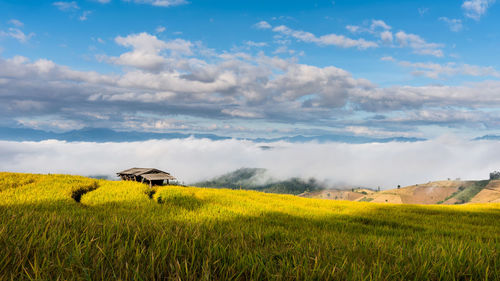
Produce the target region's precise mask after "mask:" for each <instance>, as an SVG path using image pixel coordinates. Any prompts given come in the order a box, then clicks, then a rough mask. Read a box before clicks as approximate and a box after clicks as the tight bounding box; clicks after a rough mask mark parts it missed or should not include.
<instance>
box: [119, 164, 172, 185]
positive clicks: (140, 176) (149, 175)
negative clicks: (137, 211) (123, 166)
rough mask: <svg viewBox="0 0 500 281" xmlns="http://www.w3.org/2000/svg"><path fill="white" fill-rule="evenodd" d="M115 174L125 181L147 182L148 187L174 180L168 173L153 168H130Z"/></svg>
mask: <svg viewBox="0 0 500 281" xmlns="http://www.w3.org/2000/svg"><path fill="white" fill-rule="evenodd" d="M116 174H117V175H118V176H119V177H120V178H121V179H122V180H125V181H138V182H142V183H144V182H146V183H147V182H149V187H153V185H163V182H164V181H167V184H169V183H170V181H171V180H176V178H175V177H173V176H172V175H170V173H167V172H164V171H160V170H158V169H154V168H131V169H128V170H125V171H121V172H119V173H116Z"/></svg>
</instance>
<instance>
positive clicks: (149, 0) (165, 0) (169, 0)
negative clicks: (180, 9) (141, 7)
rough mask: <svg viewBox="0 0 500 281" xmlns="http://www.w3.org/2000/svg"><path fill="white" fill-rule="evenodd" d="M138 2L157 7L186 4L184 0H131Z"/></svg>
mask: <svg viewBox="0 0 500 281" xmlns="http://www.w3.org/2000/svg"><path fill="white" fill-rule="evenodd" d="M127 1H131V0H127ZM132 1H134V2H135V3H138V4H149V5H153V6H157V7H172V6H179V5H184V4H187V3H188V2H187V1H185V0H132Z"/></svg>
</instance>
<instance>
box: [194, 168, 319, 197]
mask: <svg viewBox="0 0 500 281" xmlns="http://www.w3.org/2000/svg"><path fill="white" fill-rule="evenodd" d="M192 185H193V186H198V187H216V188H230V189H246V190H257V191H262V192H267V193H281V194H295V195H297V194H301V193H304V192H308V191H316V190H321V189H324V186H323V185H322V184H321V183H319V182H318V181H317V180H315V179H312V178H311V179H307V180H305V179H300V178H290V179H287V180H279V181H278V180H272V179H271V178H270V177H269V176H268V175H267V171H266V169H259V168H241V169H238V170H236V171H233V172H230V173H227V174H224V175H221V176H218V177H215V178H213V179H211V180H207V181H202V182H197V183H194V184H192Z"/></svg>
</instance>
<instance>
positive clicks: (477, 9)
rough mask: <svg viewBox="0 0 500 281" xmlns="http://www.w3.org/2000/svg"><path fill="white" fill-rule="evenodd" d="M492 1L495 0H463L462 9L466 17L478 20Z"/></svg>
mask: <svg viewBox="0 0 500 281" xmlns="http://www.w3.org/2000/svg"><path fill="white" fill-rule="evenodd" d="M493 3H495V0H468V1H464V3H463V4H462V9H463V10H464V13H465V16H466V17H468V18H471V19H474V20H477V21H478V20H480V19H481V17H482V16H483V15H484V14H486V11H487V10H488V8H489V7H490V6H491V5H493Z"/></svg>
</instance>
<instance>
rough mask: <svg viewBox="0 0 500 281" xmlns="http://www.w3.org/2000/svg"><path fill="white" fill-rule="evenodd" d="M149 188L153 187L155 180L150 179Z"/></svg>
mask: <svg viewBox="0 0 500 281" xmlns="http://www.w3.org/2000/svg"><path fill="white" fill-rule="evenodd" d="M149 188H153V181H151V180H150V181H149Z"/></svg>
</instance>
